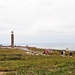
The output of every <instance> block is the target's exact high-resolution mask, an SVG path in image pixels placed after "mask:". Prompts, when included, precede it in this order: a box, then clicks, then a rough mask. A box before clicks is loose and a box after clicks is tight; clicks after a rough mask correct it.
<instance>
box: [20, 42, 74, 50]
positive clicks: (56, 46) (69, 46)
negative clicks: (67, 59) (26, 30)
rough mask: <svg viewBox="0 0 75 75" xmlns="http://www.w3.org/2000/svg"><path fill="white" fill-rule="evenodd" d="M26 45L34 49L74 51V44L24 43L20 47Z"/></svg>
mask: <svg viewBox="0 0 75 75" xmlns="http://www.w3.org/2000/svg"><path fill="white" fill-rule="evenodd" d="M25 45H28V46H30V47H36V48H46V49H58V50H66V49H68V50H75V43H25V44H21V46H25Z"/></svg>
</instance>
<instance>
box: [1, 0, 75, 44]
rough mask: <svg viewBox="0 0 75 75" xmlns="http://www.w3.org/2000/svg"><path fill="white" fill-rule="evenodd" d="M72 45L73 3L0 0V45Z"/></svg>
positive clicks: (74, 36)
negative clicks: (13, 43) (13, 39)
mask: <svg viewBox="0 0 75 75" xmlns="http://www.w3.org/2000/svg"><path fill="white" fill-rule="evenodd" d="M11 31H14V35H15V44H20V43H75V0H0V43H1V44H10V35H11Z"/></svg>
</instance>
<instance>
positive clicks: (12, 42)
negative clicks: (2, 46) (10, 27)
mask: <svg viewBox="0 0 75 75" xmlns="http://www.w3.org/2000/svg"><path fill="white" fill-rule="evenodd" d="M11 47H12V48H13V47H14V32H13V31H11Z"/></svg>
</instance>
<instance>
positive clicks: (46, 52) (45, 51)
mask: <svg viewBox="0 0 75 75" xmlns="http://www.w3.org/2000/svg"><path fill="white" fill-rule="evenodd" d="M51 51H52V49H46V50H44V53H43V54H44V55H47V54H49V53H50V52H51Z"/></svg>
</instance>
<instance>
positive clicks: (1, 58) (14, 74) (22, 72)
mask: <svg viewBox="0 0 75 75" xmlns="http://www.w3.org/2000/svg"><path fill="white" fill-rule="evenodd" d="M66 53H67V55H66V56H64V57H62V56H61V55H60V51H53V53H51V55H50V56H35V55H27V54H26V53H25V52H24V51H22V50H17V49H13V50H12V49H0V71H3V72H7V73H6V74H4V75H75V56H74V55H73V57H69V55H68V52H66Z"/></svg>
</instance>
